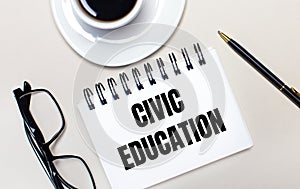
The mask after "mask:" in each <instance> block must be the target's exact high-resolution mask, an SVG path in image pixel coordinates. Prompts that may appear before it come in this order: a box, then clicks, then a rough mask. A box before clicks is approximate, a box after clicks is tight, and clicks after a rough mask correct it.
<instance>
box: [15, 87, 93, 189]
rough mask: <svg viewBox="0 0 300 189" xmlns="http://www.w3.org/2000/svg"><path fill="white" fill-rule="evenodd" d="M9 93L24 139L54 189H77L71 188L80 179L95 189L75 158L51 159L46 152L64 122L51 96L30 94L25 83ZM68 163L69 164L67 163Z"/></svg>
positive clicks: (40, 91)
mask: <svg viewBox="0 0 300 189" xmlns="http://www.w3.org/2000/svg"><path fill="white" fill-rule="evenodd" d="M13 92H14V95H15V98H16V101H17V104H18V106H19V109H20V112H21V115H22V117H23V120H24V128H25V133H26V136H27V138H28V140H29V142H30V144H31V146H32V148H33V150H34V152H35V154H36V156H37V158H38V160H39V162H40V163H41V165H42V166H43V168H44V170H45V172H46V174H47V176H48V177H49V179H50V181H51V182H52V184H53V186H54V188H55V189H63V188H69V189H75V188H77V187H75V186H74V185H75V183H77V184H78V182H79V181H80V180H83V179H84V178H82V177H84V176H86V177H87V179H88V180H89V183H90V188H94V189H95V188H96V185H95V181H94V178H93V175H92V173H91V171H90V169H89V167H88V165H87V163H86V162H85V161H84V160H83V159H82V158H81V157H79V156H75V155H60V156H55V155H53V154H52V152H51V150H50V146H51V144H53V143H54V142H56V141H57V139H58V138H59V137H60V135H61V134H62V133H63V131H64V129H65V118H64V116H63V113H62V110H61V108H60V107H59V104H58V102H57V101H56V100H55V98H54V96H53V95H52V94H51V93H50V92H49V91H48V90H46V89H34V90H32V89H31V86H30V84H29V83H28V82H26V81H25V82H24V89H23V90H22V89H20V88H18V89H15V90H14V91H13ZM40 113H46V115H43V116H42V115H41V114H40ZM45 118H46V119H45ZM45 120H46V121H45ZM70 160H72V161H71V162H70ZM75 160H76V161H75ZM58 164H59V166H58ZM70 164H72V166H71V167H68V168H66V169H62V168H61V167H64V166H63V165H70ZM75 165H76V166H75ZM70 171H72V172H74V171H78V175H77V177H76V178H75V179H74V180H72V179H71V178H69V176H68V174H67V172H70ZM83 172H85V173H83Z"/></svg>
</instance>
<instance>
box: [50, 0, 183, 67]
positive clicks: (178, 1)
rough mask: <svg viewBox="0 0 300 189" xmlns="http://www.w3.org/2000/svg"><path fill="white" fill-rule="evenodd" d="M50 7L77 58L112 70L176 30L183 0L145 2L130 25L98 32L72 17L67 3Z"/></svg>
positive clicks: (56, 2)
mask: <svg viewBox="0 0 300 189" xmlns="http://www.w3.org/2000/svg"><path fill="white" fill-rule="evenodd" d="M51 5H52V11H53V16H54V19H55V22H56V24H57V27H58V29H59V31H60V32H61V33H62V35H63V37H64V38H65V40H66V41H67V42H68V44H69V45H70V46H71V47H72V48H73V49H74V50H75V51H76V52H77V53H78V54H79V55H81V56H82V57H84V58H85V59H87V60H89V61H91V62H93V63H96V64H99V65H106V66H112V67H115V66H123V65H128V64H131V63H134V62H137V61H139V60H141V59H143V58H145V57H147V56H149V55H151V54H152V53H154V52H155V51H156V50H158V49H159V48H160V47H161V46H162V45H163V44H164V43H165V42H166V41H167V40H168V39H169V38H170V37H171V35H172V34H173V32H174V31H175V29H176V27H177V25H178V23H179V21H180V19H181V16H182V14H183V11H184V7H185V0H145V1H144V6H143V9H142V10H141V12H140V13H139V15H138V16H137V17H136V18H135V19H134V20H133V21H132V22H131V23H130V25H128V26H124V27H121V28H119V29H116V30H100V29H96V28H93V27H90V26H88V25H86V24H85V23H82V22H81V21H79V20H78V19H77V18H76V17H75V15H74V13H73V10H72V7H71V2H70V0H51ZM166 28H167V29H166ZM171 28H172V29H171ZM166 30H167V31H166ZM151 43H152V44H151ZM95 50H96V54H98V56H95ZM90 52H92V53H90ZM104 55H105V56H104ZM112 56H113V58H112ZM108 62H109V64H108Z"/></svg>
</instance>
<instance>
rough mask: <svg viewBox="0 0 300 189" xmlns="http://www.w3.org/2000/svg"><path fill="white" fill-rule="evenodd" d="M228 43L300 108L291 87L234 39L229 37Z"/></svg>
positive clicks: (298, 99)
mask: <svg viewBox="0 0 300 189" xmlns="http://www.w3.org/2000/svg"><path fill="white" fill-rule="evenodd" d="M228 45H229V46H230V47H231V48H232V49H233V50H234V51H235V52H236V53H237V54H239V55H240V56H241V57H242V58H243V59H244V60H245V61H246V62H248V63H249V64H250V65H251V66H252V67H253V68H254V69H255V70H257V71H258V72H259V73H260V74H261V75H263V76H264V77H265V78H266V79H267V80H268V81H269V82H270V83H272V84H273V85H274V86H275V87H276V88H277V89H278V90H280V91H281V92H282V93H283V94H284V95H285V96H286V97H288V98H289V99H290V100H291V101H292V102H293V103H294V104H295V105H297V106H298V108H300V97H299V96H298V95H297V94H296V93H295V92H293V90H292V89H291V88H289V87H288V86H287V85H285V84H284V82H283V81H281V80H280V79H279V78H278V77H277V76H276V75H274V74H273V73H272V72H271V71H270V70H269V69H268V68H266V67H265V66H264V65H263V64H262V63H260V62H259V61H258V60H257V59H256V58H255V57H254V56H252V55H251V54H250V53H249V52H248V51H247V50H246V49H244V48H243V47H242V46H241V45H239V44H238V43H237V42H235V41H234V40H232V39H230V40H229V41H228Z"/></svg>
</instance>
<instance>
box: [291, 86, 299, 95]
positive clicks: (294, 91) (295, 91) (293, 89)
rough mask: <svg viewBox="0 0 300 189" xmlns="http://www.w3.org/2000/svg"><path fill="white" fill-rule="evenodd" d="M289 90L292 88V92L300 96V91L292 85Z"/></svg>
mask: <svg viewBox="0 0 300 189" xmlns="http://www.w3.org/2000/svg"><path fill="white" fill-rule="evenodd" d="M291 90H292V91H293V93H295V94H296V95H297V96H298V97H300V93H299V92H298V91H297V90H296V89H295V88H294V87H292V88H291Z"/></svg>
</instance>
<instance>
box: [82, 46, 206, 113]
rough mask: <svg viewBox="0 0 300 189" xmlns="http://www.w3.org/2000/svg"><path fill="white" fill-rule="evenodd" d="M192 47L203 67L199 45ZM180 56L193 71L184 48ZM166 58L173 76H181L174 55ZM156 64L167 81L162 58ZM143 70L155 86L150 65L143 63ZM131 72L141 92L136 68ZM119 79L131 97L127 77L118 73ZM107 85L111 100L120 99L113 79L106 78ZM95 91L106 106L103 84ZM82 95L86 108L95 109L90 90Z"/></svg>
mask: <svg viewBox="0 0 300 189" xmlns="http://www.w3.org/2000/svg"><path fill="white" fill-rule="evenodd" d="M193 47H194V50H195V53H196V54H197V57H198V63H199V64H200V66H203V65H205V64H206V61H205V58H204V55H203V53H202V50H201V47H200V44H199V43H196V44H193ZM181 54H182V57H183V59H184V61H185V63H186V67H187V69H188V70H189V71H190V70H193V69H194V66H193V64H192V62H191V59H190V55H189V54H188V52H187V50H186V48H182V49H181ZM168 56H169V59H170V62H171V64H172V67H173V70H174V73H175V75H176V76H177V75H180V74H181V70H180V69H179V67H178V64H177V58H176V56H175V54H174V53H173V52H171V53H169V54H168ZM156 63H157V66H158V68H159V71H160V74H161V77H162V79H163V80H168V79H169V76H168V74H167V73H166V70H165V63H164V61H163V60H162V58H158V59H156ZM144 69H145V73H146V75H147V77H148V80H149V83H150V85H151V86H152V85H155V84H156V80H155V79H154V78H153V75H152V72H153V68H152V66H151V64H149V63H145V64H144ZM131 72H132V77H133V79H134V82H135V84H136V87H137V89H138V90H143V89H144V86H143V84H142V83H141V81H140V77H141V76H142V75H141V72H140V70H139V69H138V68H132V70H131ZM119 79H120V82H121V84H122V87H123V90H124V92H125V94H126V95H127V96H128V95H131V94H132V92H131V89H130V88H129V87H128V84H127V83H128V82H129V81H130V79H129V77H128V75H127V74H126V73H125V72H123V73H120V74H119ZM107 85H108V87H109V90H110V92H111V95H112V97H113V99H114V100H118V99H120V97H119V94H118V93H117V92H116V87H117V86H118V85H117V82H116V81H115V79H114V78H112V77H111V78H108V79H107ZM95 90H96V92H97V95H98V98H99V100H100V103H101V104H102V105H106V104H107V100H106V99H105V97H104V95H103V92H104V91H105V88H104V86H103V84H102V83H97V84H95ZM83 94H84V98H85V101H86V103H87V105H88V108H89V109H90V110H94V109H95V105H94V103H93V101H92V100H91V97H92V96H93V95H94V94H93V92H92V90H91V89H90V88H85V89H83Z"/></svg>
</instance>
